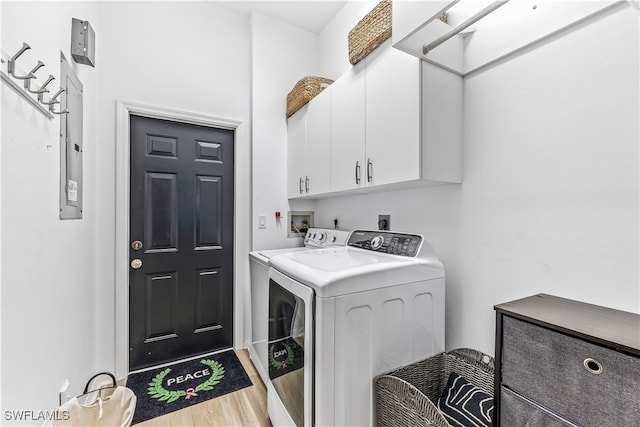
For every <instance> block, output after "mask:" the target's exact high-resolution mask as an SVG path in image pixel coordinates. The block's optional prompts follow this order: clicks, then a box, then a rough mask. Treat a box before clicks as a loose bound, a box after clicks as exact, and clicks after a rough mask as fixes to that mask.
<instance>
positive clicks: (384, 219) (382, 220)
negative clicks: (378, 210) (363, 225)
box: [378, 215, 391, 230]
mask: <svg viewBox="0 0 640 427" xmlns="http://www.w3.org/2000/svg"><path fill="white" fill-rule="evenodd" d="M378 230H391V215H378Z"/></svg>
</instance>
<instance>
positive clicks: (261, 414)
mask: <svg viewBox="0 0 640 427" xmlns="http://www.w3.org/2000/svg"><path fill="white" fill-rule="evenodd" d="M236 354H237V355H238V359H240V362H242V366H244V369H245V370H246V371H247V375H249V378H251V382H253V385H252V386H251V387H246V388H243V389H241V390H238V391H234V392H233V393H229V394H225V395H224V396H220V397H217V398H215V399H211V400H207V401H206V402H202V403H199V404H197V405H194V406H191V407H189V408H184V409H181V410H179V411H175V412H171V413H169V414H166V415H163V416H161V417H158V418H153V419H151V420H148V421H145V422H143V423H140V424H136V426H139V427H152V426H153V427H155V426H158V427H191V426H198V427H200V426H225V427H227V426H229V427H235V426H267V427H271V421H269V415H268V414H267V389H266V388H265V386H264V384H263V382H262V379H261V378H260V375H258V372H257V371H256V369H255V368H254V366H253V363H251V360H250V359H249V352H248V351H247V350H238V351H236Z"/></svg>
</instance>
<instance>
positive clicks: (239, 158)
mask: <svg viewBox="0 0 640 427" xmlns="http://www.w3.org/2000/svg"><path fill="white" fill-rule="evenodd" d="M132 114H135V115H138V116H144V117H151V118H156V119H164V120H173V121H176V122H181V123H191V124H195V125H201V126H211V127H217V128H223V129H231V130H233V131H235V143H234V148H235V156H234V159H235V160H234V163H235V164H234V175H235V188H234V192H235V195H234V200H235V202H234V205H235V206H234V233H233V237H234V262H233V264H234V265H233V286H234V289H233V307H234V316H233V322H234V323H233V327H234V331H233V346H234V348H241V347H243V346H244V333H243V331H244V309H243V300H244V298H245V297H246V290H245V289H244V288H245V286H240V284H243V283H249V259H248V257H247V254H248V253H249V250H250V245H251V234H250V233H251V216H250V212H251V209H250V190H251V187H250V185H251V174H250V173H249V172H250V170H251V169H250V167H251V163H250V150H249V141H248V132H247V128H246V127H247V125H246V123H244V122H242V121H239V120H233V119H228V118H223V117H216V116H211V115H207V114H202V113H196V112H192V111H184V110H176V109H172V108H165V107H159V106H154V105H146V104H140V103H135V102H128V101H122V100H118V101H116V236H115V237H116V241H115V245H116V246H115V373H116V377H117V378H125V377H126V376H127V375H128V373H129V243H130V242H129V177H130V164H129V161H130V158H129V152H130V151H129V149H130V140H129V138H130V136H129V135H130V134H129V118H130V115H132ZM241 171H242V172H243V173H240V172H241Z"/></svg>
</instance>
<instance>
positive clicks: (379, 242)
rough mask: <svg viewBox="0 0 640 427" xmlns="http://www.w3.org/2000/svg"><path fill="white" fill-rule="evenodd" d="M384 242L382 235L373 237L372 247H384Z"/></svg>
mask: <svg viewBox="0 0 640 427" xmlns="http://www.w3.org/2000/svg"><path fill="white" fill-rule="evenodd" d="M383 243H384V237H382V236H376V237H374V238H373V239H371V247H372V248H373V249H376V250H377V249H380V248H381V247H382V244H383Z"/></svg>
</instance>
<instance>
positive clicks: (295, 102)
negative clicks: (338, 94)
mask: <svg viewBox="0 0 640 427" xmlns="http://www.w3.org/2000/svg"><path fill="white" fill-rule="evenodd" d="M331 83H333V80H331V79H326V78H324V77H318V76H307V77H303V78H302V79H300V80H298V83H296V85H295V86H294V87H293V89H292V90H291V92H289V94H288V95H287V118H289V117H291V116H293V115H294V114H295V112H296V111H298V110H299V109H300V108H302V107H303V106H304V105H305V104H306V103H307V102H309V101H311V100H312V99H313V98H314V97H315V96H316V95H318V94H319V93H320V92H322V91H323V90H324V89H325V88H326V87H327V86H329V85H330V84H331Z"/></svg>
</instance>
